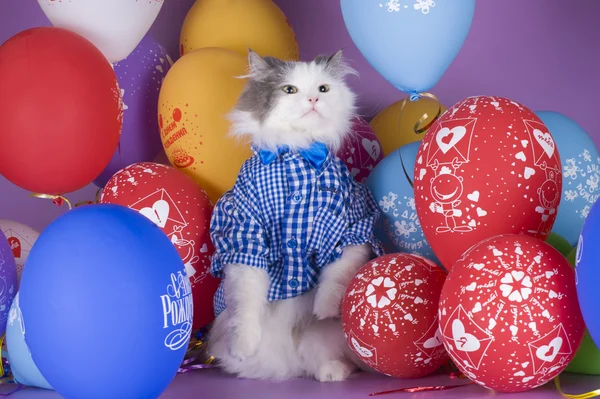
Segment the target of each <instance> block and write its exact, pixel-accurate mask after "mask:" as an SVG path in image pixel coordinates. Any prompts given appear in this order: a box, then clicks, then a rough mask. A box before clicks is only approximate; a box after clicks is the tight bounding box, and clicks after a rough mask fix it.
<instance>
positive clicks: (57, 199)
mask: <svg viewBox="0 0 600 399" xmlns="http://www.w3.org/2000/svg"><path fill="white" fill-rule="evenodd" d="M29 195H30V196H31V197H35V198H41V199H49V200H52V202H54V204H55V205H57V206H62V205H63V204H64V203H66V204H67V206H68V207H69V210H71V209H73V206H72V205H71V202H70V201H69V200H68V199H66V198H65V197H63V196H62V195H52V194H39V193H31V194H29Z"/></svg>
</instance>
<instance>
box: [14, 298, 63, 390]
mask: <svg viewBox="0 0 600 399" xmlns="http://www.w3.org/2000/svg"><path fill="white" fill-rule="evenodd" d="M50 345H51V343H50ZM6 350H7V352H8V362H9V364H10V371H11V372H12V374H13V376H14V378H15V381H17V382H18V383H20V384H23V385H27V386H30V387H37V388H44V389H52V387H51V386H50V384H48V381H46V379H45V378H44V376H43V375H42V373H40V370H38V368H37V366H36V365H35V363H34V362H33V359H32V358H31V352H29V348H28V347H27V344H26V343H25V330H24V327H23V317H22V316H21V308H20V307H19V293H17V295H16V296H15V299H14V300H13V303H12V306H11V307H10V312H9V314H8V324H7V326H6Z"/></svg>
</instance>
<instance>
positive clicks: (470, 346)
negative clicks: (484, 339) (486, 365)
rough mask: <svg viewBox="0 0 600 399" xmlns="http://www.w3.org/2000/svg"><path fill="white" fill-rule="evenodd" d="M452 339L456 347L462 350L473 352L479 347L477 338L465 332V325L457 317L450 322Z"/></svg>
mask: <svg viewBox="0 0 600 399" xmlns="http://www.w3.org/2000/svg"><path fill="white" fill-rule="evenodd" d="M452 339H453V340H454V344H455V345H456V349H457V350H460V351H463V352H475V351H476V350H478V349H479V348H480V347H481V343H480V342H479V340H478V339H477V338H475V336H474V335H473V334H469V333H467V332H465V326H464V325H463V323H462V322H461V321H460V320H458V319H455V320H454V321H453V322H452Z"/></svg>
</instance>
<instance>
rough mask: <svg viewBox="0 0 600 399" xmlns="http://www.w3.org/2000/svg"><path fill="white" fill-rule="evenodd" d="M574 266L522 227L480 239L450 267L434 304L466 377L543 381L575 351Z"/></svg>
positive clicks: (518, 384)
mask: <svg viewBox="0 0 600 399" xmlns="http://www.w3.org/2000/svg"><path fill="white" fill-rule="evenodd" d="M575 285H576V284H575V271H574V269H573V268H572V267H571V265H570V264H569V262H568V261H567V260H566V258H565V257H564V256H562V255H561V254H560V253H559V252H558V251H557V250H556V249H554V248H552V247H551V246H550V245H549V244H547V243H545V242H543V241H541V240H539V239H537V238H534V237H531V236H527V235H523V234H519V235H517V234H506V235H500V236H495V237H492V238H489V239H487V240H484V241H482V242H480V243H478V244H477V245H475V246H474V247H472V248H471V249H469V250H468V251H467V252H466V253H465V254H464V255H463V256H462V258H461V259H459V260H458V262H457V263H456V264H455V265H454V266H453V267H452V270H450V273H449V274H448V279H447V280H446V284H445V285H444V288H443V290H442V295H441V298H440V307H439V319H440V330H441V334H442V340H443V342H444V346H445V347H446V350H447V351H448V353H449V354H450V357H451V358H452V360H453V361H454V363H455V364H456V366H457V367H458V368H459V369H460V371H461V372H462V373H464V374H465V375H466V376H467V377H469V378H470V379H471V380H473V381H474V382H476V383H477V384H479V385H482V386H484V387H486V388H489V389H493V390H495V391H498V392H523V391H527V390H530V389H533V388H536V387H538V386H540V385H543V384H545V383H547V382H548V381H550V380H552V379H553V378H554V377H556V376H557V375H558V374H560V372H562V371H563V370H564V369H565V368H566V367H567V365H568V364H569V363H570V361H571V360H572V359H573V357H574V356H575V353H576V352H577V349H578V348H579V345H580V343H581V340H582V338H583V334H584V331H585V325H584V321H583V317H582V315H581V311H580V310H579V302H578V299H577V291H576V287H575Z"/></svg>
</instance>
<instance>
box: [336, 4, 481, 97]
mask: <svg viewBox="0 0 600 399" xmlns="http://www.w3.org/2000/svg"><path fill="white" fill-rule="evenodd" d="M341 6H342V15H343V17H344V22H345V24H346V28H347V29H348V32H349V33H350V37H351V38H352V41H353V42H354V44H355V45H356V47H358V49H359V50H360V52H361V53H362V55H363V56H364V57H365V58H366V59H367V61H368V62H369V63H370V64H371V66H373V68H375V70H377V72H379V74H380V75H382V76H383V77H384V78H385V79H386V80H387V81H389V82H390V83H391V84H392V85H394V87H396V88H397V89H398V90H401V91H403V92H406V93H420V92H425V91H429V90H431V88H432V87H434V86H435V85H436V84H437V82H438V81H439V80H440V78H441V77H442V75H443V74H444V73H445V72H446V70H447V69H448V67H449V66H450V64H451V63H452V61H453V60H454V58H456V55H457V54H458V52H459V50H460V49H461V47H462V45H463V43H464V41H465V39H466V37H467V34H468V33H469V30H470V28H471V22H472V20H473V14H474V12H475V0H341Z"/></svg>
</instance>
